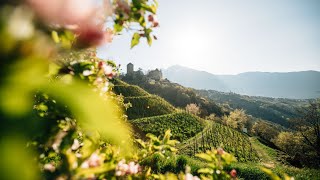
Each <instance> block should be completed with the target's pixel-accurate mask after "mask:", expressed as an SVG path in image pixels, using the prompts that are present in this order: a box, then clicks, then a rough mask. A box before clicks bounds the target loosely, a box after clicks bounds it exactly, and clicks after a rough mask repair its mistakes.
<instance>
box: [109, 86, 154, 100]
mask: <svg viewBox="0 0 320 180" xmlns="http://www.w3.org/2000/svg"><path fill="white" fill-rule="evenodd" d="M113 90H114V92H115V93H116V94H122V95H123V96H124V97H134V96H147V95H149V93H147V92H146V91H144V90H143V89H141V88H140V87H139V86H134V85H116V86H114V88H113Z"/></svg>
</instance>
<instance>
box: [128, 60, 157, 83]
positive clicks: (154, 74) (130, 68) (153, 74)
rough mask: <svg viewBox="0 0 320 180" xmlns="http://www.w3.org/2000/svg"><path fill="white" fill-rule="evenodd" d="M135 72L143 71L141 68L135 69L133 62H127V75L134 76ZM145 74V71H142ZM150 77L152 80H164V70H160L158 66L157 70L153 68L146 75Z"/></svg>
mask: <svg viewBox="0 0 320 180" xmlns="http://www.w3.org/2000/svg"><path fill="white" fill-rule="evenodd" d="M135 73H139V74H141V73H142V71H141V70H139V71H134V65H133V64H132V63H128V64H127V76H128V75H129V76H133V75H134V74H135ZM142 74H143V73H142ZM146 76H147V77H148V78H150V79H152V80H155V81H160V80H162V78H163V76H162V71H161V70H159V69H158V68H157V69H155V70H151V71H148V73H147V75H146Z"/></svg>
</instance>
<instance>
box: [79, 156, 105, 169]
mask: <svg viewBox="0 0 320 180" xmlns="http://www.w3.org/2000/svg"><path fill="white" fill-rule="evenodd" d="M101 164H102V159H101V157H100V156H99V155H98V154H97V153H93V154H91V156H90V157H89V159H88V160H86V161H84V162H83V163H82V164H81V168H84V169H86V168H91V167H98V166H100V165H101Z"/></svg>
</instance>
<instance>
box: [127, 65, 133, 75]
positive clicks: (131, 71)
mask: <svg viewBox="0 0 320 180" xmlns="http://www.w3.org/2000/svg"><path fill="white" fill-rule="evenodd" d="M127 74H133V64H132V63H129V64H127Z"/></svg>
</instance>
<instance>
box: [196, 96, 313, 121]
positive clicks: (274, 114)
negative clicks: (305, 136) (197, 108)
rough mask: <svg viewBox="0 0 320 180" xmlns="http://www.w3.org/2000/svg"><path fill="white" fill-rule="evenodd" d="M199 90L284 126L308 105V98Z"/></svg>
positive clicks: (212, 97) (213, 98)
mask: <svg viewBox="0 0 320 180" xmlns="http://www.w3.org/2000/svg"><path fill="white" fill-rule="evenodd" d="M197 92H198V93H199V94H200V95H202V96H204V97H206V98H209V99H211V100H213V101H215V102H217V103H220V104H225V105H226V104H227V105H228V106H230V108H232V109H244V110H246V112H247V113H248V114H250V115H252V116H254V117H256V118H261V119H264V120H269V121H272V122H274V123H278V124H281V125H284V126H288V122H287V120H288V119H289V118H296V117H299V116H300V114H299V113H298V112H297V109H300V108H301V107H304V106H306V105H308V101H307V100H294V99H281V98H267V97H256V96H246V95H240V94H236V93H224V92H218V91H214V90H197Z"/></svg>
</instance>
